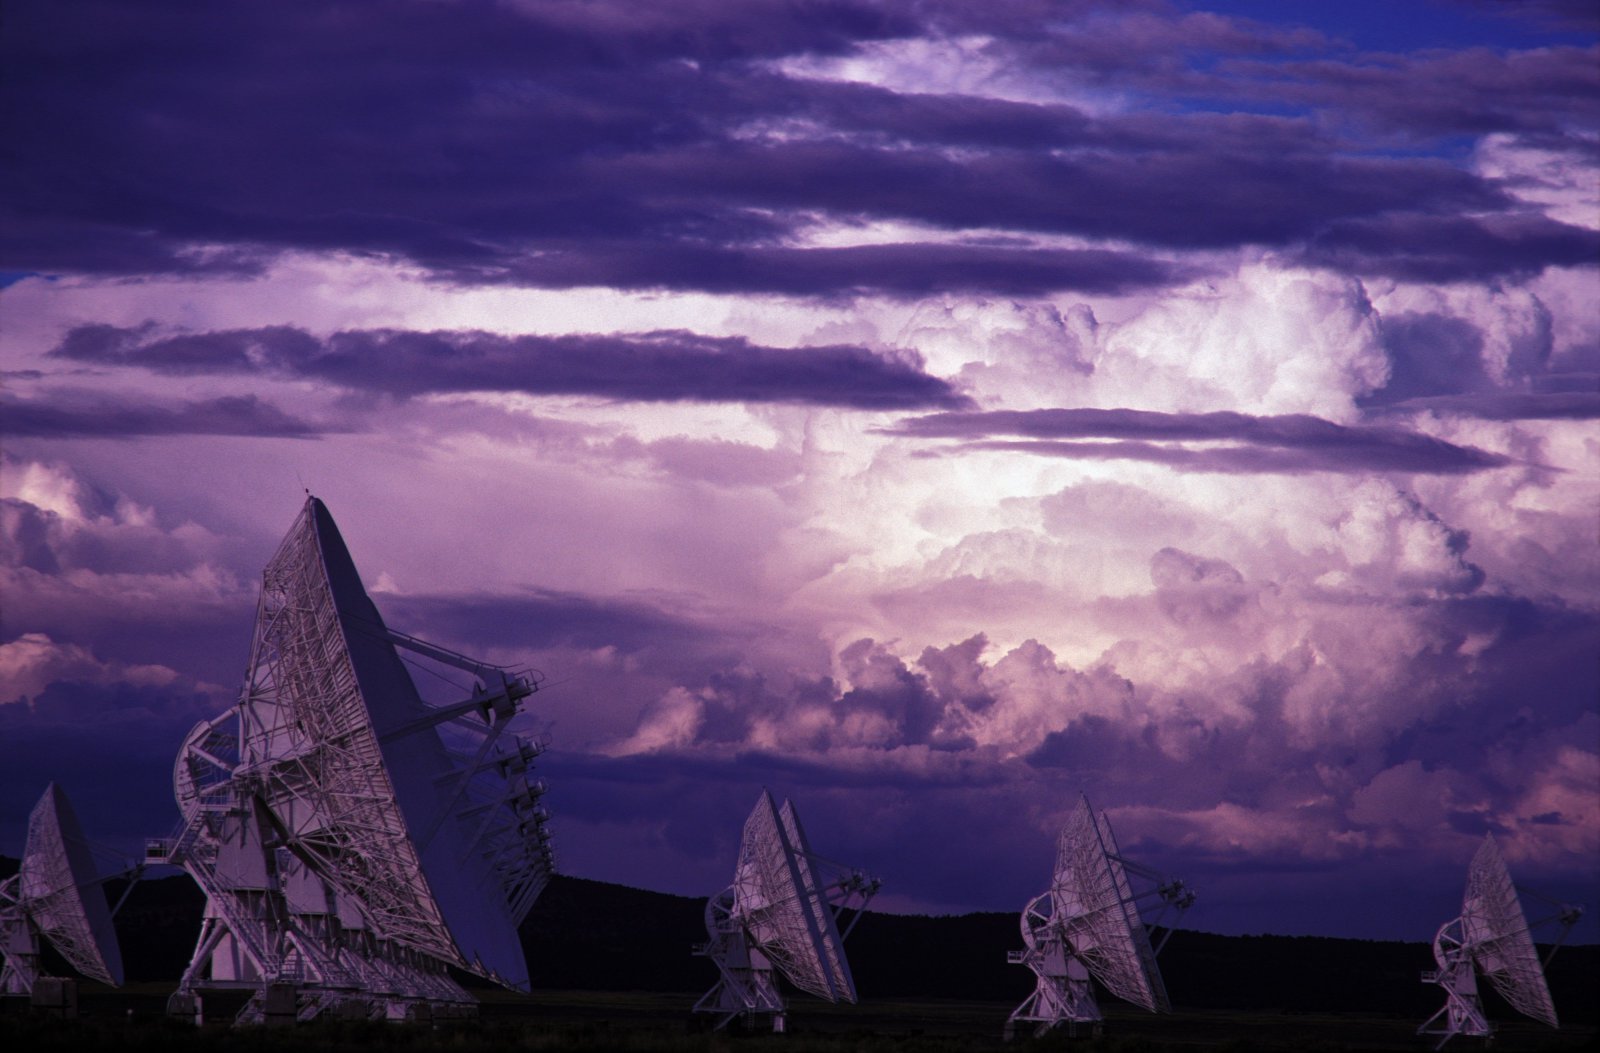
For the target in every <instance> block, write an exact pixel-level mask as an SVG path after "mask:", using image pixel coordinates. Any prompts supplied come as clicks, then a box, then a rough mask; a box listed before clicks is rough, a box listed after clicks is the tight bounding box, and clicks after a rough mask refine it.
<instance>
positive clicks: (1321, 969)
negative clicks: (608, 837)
mask: <svg viewBox="0 0 1600 1053" xmlns="http://www.w3.org/2000/svg"><path fill="white" fill-rule="evenodd" d="M15 870H16V861H15V860H12V859H6V858H5V857H0V876H4V875H6V874H9V873H14V872H15ZM123 887H124V886H123V884H122V883H121V882H119V881H113V882H109V883H108V884H107V886H106V894H107V898H108V900H109V901H110V902H112V903H115V902H116V901H117V899H118V898H120V896H121V894H122V890H123ZM204 905H205V904H204V898H203V897H202V896H201V894H200V890H199V889H198V888H197V887H196V886H195V885H194V883H193V882H192V881H191V880H190V879H189V878H188V877H186V876H177V877H168V878H159V879H151V880H145V881H141V882H140V883H139V884H138V886H137V887H136V888H135V889H134V890H133V894H132V895H131V896H129V897H128V901H127V903H126V904H124V906H123V908H122V910H121V912H120V913H119V914H118V915H117V919H116V923H117V932H118V935H119V937H120V939H121V942H122V955H123V962H124V966H125V969H126V972H127V976H128V979H129V981H131V982H138V981H163V980H168V981H170V980H176V979H177V977H178V976H179V974H180V973H182V971H183V967H184V965H185V964H186V963H187V962H188V959H189V954H190V952H191V951H192V949H193V947H194V941H195V937H196V935H197V933H198V932H199V927H200V916H201V912H202V910H203V908H204ZM704 909H705V901H704V900H703V899H696V898H691V897H687V896H673V895H668V894H666V893H661V892H648V891H645V890H643V889H636V888H629V887H627V886H624V885H612V884H608V883H606V882H602V881H590V880H587V879H585V878H575V877H566V876H561V875H558V876H556V877H555V878H554V879H553V880H552V881H551V883H550V887H549V888H548V889H546V890H545V893H544V895H543V896H541V897H540V898H539V901H538V903H536V904H535V905H534V908H533V911H532V912H531V913H530V914H529V915H528V918H527V920H526V921H525V922H524V923H523V925H522V941H523V946H524V948H525V949H526V951H527V956H528V965H529V969H530V972H531V975H532V980H533V986H534V988H535V989H536V990H539V989H543V990H595V991H657V992H681V993H683V994H684V995H685V996H688V995H690V994H698V993H700V992H702V991H705V990H706V989H707V988H709V987H710V986H711V985H712V983H714V982H715V980H716V970H715V968H714V967H713V966H712V965H711V963H710V962H708V961H706V960H705V959H703V958H697V957H694V956H692V955H691V954H690V949H691V948H692V947H693V946H695V945H696V944H700V943H703V942H704V941H705V939H706V931H705V921H704ZM1021 946H1022V938H1021V935H1020V933H1019V931H1018V925H1017V915H1016V914H1011V913H979V914H962V915H955V916H943V917H925V916H920V915H896V914H875V913H868V914H867V915H866V916H865V917H863V918H862V919H861V921H860V924H859V925H858V926H857V927H856V928H855V930H854V932H853V933H852V934H851V936H850V940H849V945H848V947H849V952H850V963H851V968H852V970H853V972H854V973H855V977H856V983H857V986H858V988H859V990H860V993H861V996H862V998H863V1000H872V999H876V998H883V999H915V998H926V999H963V1000H977V1001H1002V1002H1013V1001H1021V999H1022V998H1023V997H1025V996H1026V994H1027V993H1028V991H1029V990H1031V988H1032V974H1031V973H1029V972H1028V970H1027V969H1025V968H1023V967H1022V966H1019V965H1009V964H1007V962H1006V952H1007V951H1009V950H1014V949H1017V948H1020V947H1021ZM1431 968H1433V955H1432V951H1431V949H1430V948H1429V947H1428V946H1427V945H1426V944H1421V943H1399V942H1386V941H1379V940H1341V939H1332V938H1326V937H1315V936H1217V935H1212V934H1210V933H1204V932H1190V931H1186V930H1182V929H1180V930H1178V931H1177V932H1175V933H1173V936H1172V939H1171V942H1170V943H1168V944H1167V947H1166V949H1165V950H1164V951H1163V952H1162V955H1161V971H1162V974H1163V976H1164V977H1165V979H1166V984H1167V989H1168V991H1169V992H1170V994H1171V996H1172V1001H1173V1003H1174V1005H1176V1006H1179V1007H1183V1008H1188V1009H1217V1010H1249V1011H1261V1010H1267V1011H1275V1012H1287V1013H1315V1012H1345V1013H1365V1014H1371V1015H1379V1016H1397V1017H1407V1018H1415V1019H1420V1018H1422V1017H1426V1016H1427V1015H1428V1014H1430V1013H1432V1012H1433V1011H1434V1010H1435V1009H1437V1008H1438V1007H1439V1006H1440V1005H1441V1004H1442V994H1441V992H1440V991H1439V989H1438V988H1436V987H1432V986H1430V985H1424V984H1423V983H1421V982H1420V980H1419V974H1420V973H1421V972H1422V970H1424V969H1431ZM1549 982H1550V989H1551V994H1552V995H1553V996H1554V998H1555V1003H1556V1007H1557V1009H1558V1011H1559V1012H1560V1014H1561V1016H1562V1019H1563V1020H1565V1021H1567V1022H1570V1023H1575V1024H1576V1023H1593V1022H1595V1021H1596V1020H1597V1019H1600V1007H1597V1006H1596V1004H1595V1002H1594V997H1593V993H1594V992H1595V991H1596V990H1600V946H1594V945H1589V946H1582V947H1566V948H1563V949H1562V950H1561V952H1560V953H1559V954H1558V955H1556V957H1555V959H1554V961H1553V962H1552V963H1551V967H1550V970H1549ZM1483 990H1484V997H1485V1000H1486V1001H1487V1002H1488V1003H1489V1005H1488V1008H1489V1011H1490V1014H1491V1016H1493V1017H1497V1018H1499V1019H1506V1018H1507V1017H1509V1016H1512V1015H1514V1014H1513V1012H1512V1010H1511V1009H1510V1008H1509V1007H1507V1006H1505V1005H1504V1004H1502V1003H1500V1001H1499V999H1498V998H1497V997H1496V996H1495V995H1494V994H1493V992H1492V990H1490V988H1489V987H1488V985H1487V984H1485V985H1484V988H1483Z"/></svg>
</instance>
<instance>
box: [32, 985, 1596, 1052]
mask: <svg viewBox="0 0 1600 1053" xmlns="http://www.w3.org/2000/svg"><path fill="white" fill-rule="evenodd" d="M171 986H172V985H170V984H136V985H132V986H130V987H128V988H124V989H122V990H120V991H113V990H110V989H106V988H99V987H97V986H96V985H92V984H85V985H84V986H83V989H82V993H81V996H80V1008H81V1018H80V1019H79V1020H76V1021H61V1020H51V1019H47V1018H42V1017H39V1016H36V1015H33V1014H29V1013H26V1012H18V1011H17V1010H18V1009H19V1008H20V1007H18V1006H12V1007H10V1009H9V1010H8V1011H7V1012H6V1013H4V1014H3V1015H0V1050H4V1051H5V1053H32V1051H39V1053H56V1051H62V1053H66V1051H75V1050H84V1049H91V1050H99V1049H116V1050H123V1051H127V1053H144V1051H156V1050H161V1051H168V1050H170V1051H173V1053H184V1051H188V1050H229V1051H233V1050H237V1051H241V1053H253V1051H258V1050H259V1051H267V1050H290V1051H294V1050H303V1051H316V1053H323V1051H326V1053H351V1051H358V1050H369V1049H371V1050H378V1049H383V1050H416V1051H418V1053H423V1051H434V1050H440V1051H451V1053H477V1051H480V1050H484V1051H487V1050H574V1051H578V1053H589V1051H601V1050H622V1051H637V1053H657V1051H659V1053H670V1051H689V1050H707V1051H715V1053H741V1051H749V1053H767V1051H771V1053H779V1051H785V1053H875V1051H884V1053H891V1051H893V1053H924V1051H926V1053H957V1051H969V1050H970V1051H999V1050H1012V1051H1026V1050H1030V1049H1038V1050H1078V1051H1082V1053H1166V1051H1173V1053H1185V1051H1200V1050H1219V1051H1227V1053H1254V1051H1259V1053H1280V1051H1281V1053H1292V1051H1334V1050H1352V1051H1355V1050H1360V1051H1381V1050H1397V1051H1406V1053H1420V1051H1422V1050H1427V1049H1432V1048H1433V1041H1434V1040H1429V1039H1424V1038H1420V1037H1418V1036H1417V1035H1416V1034H1415V1029H1416V1026H1417V1024H1418V1023H1419V1021H1418V1020H1415V1019H1401V1018H1398V1017H1383V1016H1372V1015H1368V1016H1362V1015H1357V1014H1332V1013H1272V1012H1242V1011H1218V1010H1183V1009H1181V1008H1180V1009H1179V1010H1177V1011H1175V1012H1173V1013H1171V1014H1165V1015H1162V1016H1153V1015H1150V1014H1147V1013H1143V1012H1140V1011H1138V1010H1135V1009H1132V1008H1131V1007H1124V1006H1121V1005H1107V1006H1106V1023H1105V1029H1104V1033H1103V1034H1101V1035H1099V1036H1091V1035H1087V1034H1080V1035H1078V1036H1070V1035H1067V1034H1065V1033H1064V1032H1063V1031H1062V1030H1058V1031H1056V1032H1054V1033H1052V1034H1050V1035H1048V1036H1046V1037H1045V1038H1043V1039H1038V1040H1035V1039H1032V1038H1031V1037H1028V1036H1024V1037H1021V1038H1019V1039H1018V1040H1017V1041H1015V1042H1012V1043H1009V1044H1008V1043H1005V1042H1004V1041H1002V1039H1001V1031H1002V1028H1003V1026H1004V1024H1005V1020H1006V1017H1007V1015H1008V1014H1009V1013H1010V1011H1011V1008H1012V1006H1011V1004H1010V1003H1006V1002H992V1001H960V1000H954V999H922V1000H902V999H879V1000H872V1001H867V1002H863V1003H862V1004H860V1005H855V1006H849V1005H841V1006H833V1005H828V1004H826V1003H824V1002H820V1001H817V1000H815V999H811V998H807V997H805V996H797V997H795V998H794V999H793V1000H792V1001H791V1005H790V1015H789V1032H788V1033H787V1034H784V1035H773V1034H770V1033H753V1034H740V1033H710V1032H706V1031H704V1030H703V1026H704V1022H705V1021H704V1019H703V1018H694V1017H691V1015H690V1014H689V1012H688V1009H689V1006H690V1004H692V1002H693V998H692V997H685V996H684V995H682V994H679V993H653V992H619V991H546V992H540V993H538V994H536V995H534V996H520V995H513V994H511V993H509V992H499V991H482V992H479V995H480V997H482V998H483V1002H482V1006H481V1011H480V1014H479V1017H478V1019H476V1020H471V1021H462V1022H455V1023H452V1024H450V1025H448V1026H441V1027H438V1028H425V1027H418V1026H409V1025H393V1024H367V1023H361V1022H356V1023H352V1022H345V1021H333V1020H330V1021H323V1022H317V1023H312V1024H307V1025H299V1026H296V1027H292V1028H273V1029H267V1028H254V1029H246V1030H232V1029H229V1028H228V1027H226V1026H225V1024H224V1023H223V1022H220V1021H219V1022H214V1023H208V1024H207V1025H206V1026H204V1027H201V1028H195V1027H193V1026H191V1025H186V1024H177V1023H174V1022H171V1021H168V1020H166V1019H164V1017H163V1016H162V1011H163V1007H164V1005H165V1001H166V994H167V993H168V992H169V991H170V990H171ZM1496 1023H1497V1025H1498V1027H1499V1030H1498V1031H1497V1033H1496V1035H1495V1037H1494V1041H1493V1043H1492V1045H1490V1046H1488V1047H1485V1044H1484V1043H1483V1042H1482V1041H1481V1040H1475V1039H1465V1038H1458V1039H1455V1040H1453V1041H1452V1042H1451V1043H1450V1044H1449V1045H1448V1046H1447V1047H1446V1049H1448V1050H1459V1051H1468V1050H1483V1049H1485V1048H1488V1049H1490V1050H1493V1051H1495V1053H1501V1051H1513V1053H1521V1051H1529V1053H1532V1051H1541V1050H1549V1051H1557V1050H1561V1051H1577V1050H1590V1049H1595V1048H1600V1046H1597V1041H1600V1035H1597V1033H1596V1028H1595V1027H1594V1026H1593V1025H1591V1024H1580V1025H1577V1026H1568V1027H1564V1028H1562V1029H1561V1030H1560V1031H1552V1030H1550V1029H1549V1028H1547V1027H1544V1026H1543V1025H1541V1024H1537V1023H1534V1022H1532V1021H1528V1020H1521V1019H1510V1018H1505V1017H1501V1018H1498V1019H1497V1020H1496Z"/></svg>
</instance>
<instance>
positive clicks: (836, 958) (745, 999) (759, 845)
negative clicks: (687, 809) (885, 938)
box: [694, 790, 879, 1031]
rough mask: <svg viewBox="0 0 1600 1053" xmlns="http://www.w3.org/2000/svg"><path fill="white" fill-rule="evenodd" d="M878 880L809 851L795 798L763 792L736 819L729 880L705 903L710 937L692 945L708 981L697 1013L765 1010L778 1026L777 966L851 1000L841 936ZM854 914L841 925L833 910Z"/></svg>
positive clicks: (807, 984)
mask: <svg viewBox="0 0 1600 1053" xmlns="http://www.w3.org/2000/svg"><path fill="white" fill-rule="evenodd" d="M878 885H879V882H878V881H877V879H875V878H869V877H866V876H865V875H863V874H862V873H861V872H860V871H859V870H854V869H851V868H848V867H844V866H841V865H840V864H838V863H833V862H830V861H828V860H825V859H823V858H822V857H820V856H818V855H816V854H814V853H813V852H812V851H811V847H810V844H809V843H808V842H807V841H806V835H805V831H804V830H803V829H802V828H801V826H800V817H799V816H798V815H797V814H796V813H795V809H794V805H793V804H791V803H789V802H788V801H784V802H783V807H782V808H781V809H780V808H779V807H778V806H777V805H776V804H774V803H773V800H772V795H771V794H769V793H767V792H766V791H765V790H763V791H762V792H761V797H760V799H759V800H757V801H756V806H755V808H754V810H752V811H751V813H750V817H749V819H747V820H746V821H745V824H744V836H743V838H742V839H741V841H740V846H739V862H738V865H737V867H736V868H735V870H734V877H733V884H732V885H730V886H728V888H726V889H725V890H723V891H722V892H721V893H719V894H718V895H715V896H713V897H711V899H710V900H709V901H708V902H707V903H706V932H707V934H708V935H709V936H710V939H709V940H708V941H707V942H706V943H705V944H703V945H702V946H700V947H697V948H696V949H695V953H696V954H699V955H703V956H704V957H707V958H710V959H711V961H712V963H713V964H715V965H716V967H717V972H718V974H719V977H718V980H717V984H716V986H715V987H713V988H712V989H711V990H709V991H707V992H706V993H705V995H703V996H702V997H701V998H700V1000H699V1001H698V1002H696V1003H695V1006H694V1011H695V1012H697V1013H713V1014H716V1017H717V1020H716V1023H715V1027H717V1028H718V1029H721V1028H724V1027H726V1026H728V1024H729V1023H731V1022H732V1021H733V1020H735V1019H738V1018H743V1019H744V1020H745V1021H746V1022H747V1023H754V1021H755V1019H756V1017H758V1016H770V1017H771V1018H772V1029H773V1030H774V1031H782V1030H784V1027H785V1021H786V1020H787V1005H786V1003H785V1002H784V999H783V995H782V994H781V993H780V992H779V990H778V980H777V973H779V972H781V973H782V974H783V975H784V976H786V977H788V979H789V981H790V982H791V983H793V984H794V985H795V986H796V987H798V988H800V989H801V990H802V991H806V992H809V993H810V994H814V995H816V996H817V997H818V998H824V999H827V1000H828V1001H830V1002H840V1001H843V1002H852V1003H853V1002H854V1001H855V1000H856V986H855V979H854V977H853V976H851V974H850V963H849V961H848V960H847V959H846V958H845V954H844V940H845V937H846V936H848V935H849V934H850V930H851V929H852V928H854V927H855V923H856V922H857V921H859V920H860V918H861V911H862V910H864V909H865V908H866V905H867V902H868V901H869V900H871V899H872V897H873V895H875V894H876V893H877V891H878ZM847 909H849V910H853V911H854V912H855V914H854V917H853V918H852V919H851V920H850V923H849V925H848V926H846V927H845V929H844V930H843V931H840V929H839V924H838V917H839V914H840V912H841V911H844V910H847Z"/></svg>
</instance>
